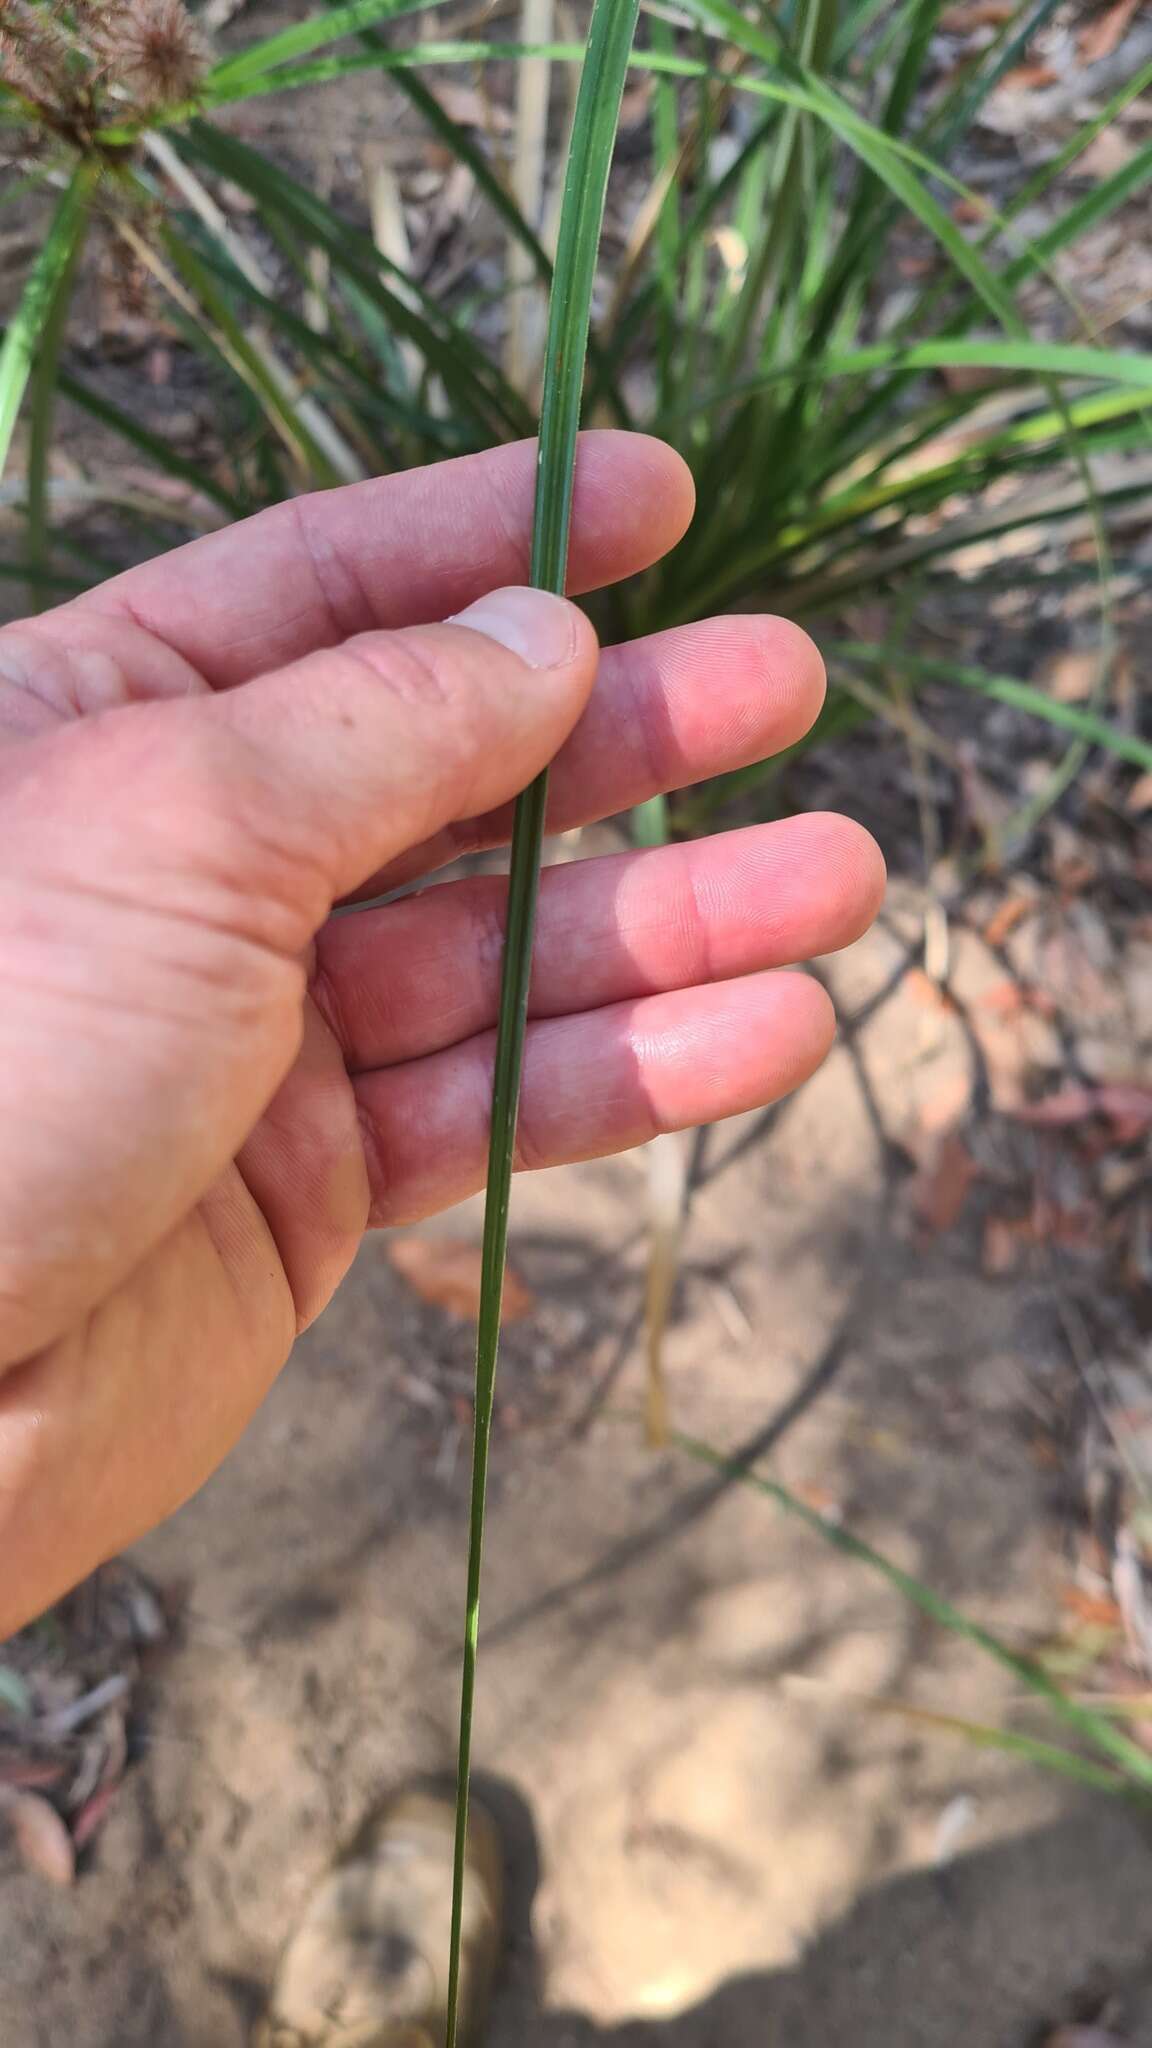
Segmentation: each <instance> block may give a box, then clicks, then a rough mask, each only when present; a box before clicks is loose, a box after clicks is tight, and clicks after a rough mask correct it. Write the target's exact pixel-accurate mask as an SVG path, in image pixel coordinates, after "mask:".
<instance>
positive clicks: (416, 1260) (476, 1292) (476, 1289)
mask: <svg viewBox="0 0 1152 2048" xmlns="http://www.w3.org/2000/svg"><path fill="white" fill-rule="evenodd" d="M388 1256H389V1258H390V1259H391V1261H392V1264H393V1266H394V1267H395V1269H396V1271H397V1272H398V1273H399V1274H400V1276H401V1278H402V1279H404V1280H406V1281H407V1282H408V1285H409V1287H410V1288H411V1289H412V1291H413V1293H414V1294H418V1295H419V1296H420V1299H421V1301H429V1302H431V1303H432V1306H433V1307H434V1308H442V1309H447V1311H448V1313H449V1315H454V1316H463V1317H465V1318H466V1319H468V1320H470V1321H474V1320H475V1318H476V1316H477V1315H478V1314H479V1312H480V1279H481V1273H482V1269H483V1261H482V1256H481V1251H480V1246H479V1245H478V1244H472V1243H470V1242H469V1241H468V1240H467V1239H464V1238H459V1237H397V1238H394V1239H393V1241H392V1243H391V1244H390V1245H389V1247H388ZM534 1306H535V1301H534V1298H533V1296H532V1294H531V1292H530V1290H529V1289H528V1288H527V1287H526V1286H525V1284H524V1282H523V1280H521V1278H520V1276H519V1274H518V1273H517V1272H516V1271H515V1269H514V1268H513V1267H512V1266H509V1268H508V1271H507V1273H506V1275H505V1278H504V1301H503V1305H502V1307H501V1311H500V1320H501V1322H504V1323H517V1322H521V1321H522V1320H523V1318H524V1317H525V1316H526V1315H530V1314H531V1312H532V1309H533V1308H534Z"/></svg>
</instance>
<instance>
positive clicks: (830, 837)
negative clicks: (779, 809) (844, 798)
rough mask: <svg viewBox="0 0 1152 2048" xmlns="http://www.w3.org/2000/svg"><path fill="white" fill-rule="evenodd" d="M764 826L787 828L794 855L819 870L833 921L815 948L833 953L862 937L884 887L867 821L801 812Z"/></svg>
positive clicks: (879, 857)
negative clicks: (777, 823)
mask: <svg viewBox="0 0 1152 2048" xmlns="http://www.w3.org/2000/svg"><path fill="white" fill-rule="evenodd" d="M767 829H768V830H775V831H778V832H785V831H786V832H787V833H788V834H789V835H790V837H791V838H792V839H793V840H795V841H797V842H798V845H797V848H796V851H797V856H798V858H801V857H802V858H803V860H804V861H805V864H806V866H807V867H808V868H809V870H810V871H816V870H817V869H818V870H819V872H820V875H821V877H822V880H823V882H824V884H825V886H824V889H823V891H822V893H823V896H824V899H825V900H826V902H827V904H828V906H829V910H830V913H831V920H832V921H831V925H830V928H829V930H828V932H827V934H826V936H825V937H824V938H823V940H822V941H821V943H820V947H819V950H820V951H821V952H822V953H834V952H837V951H838V950H839V948H840V947H841V946H850V945H852V944H853V943H854V942H855V940H857V939H859V938H862V937H863V935H864V933H865V932H866V931H867V930H868V928H869V926H870V925H871V924H872V923H873V922H874V920H875V918H876V916H877V913H878V912H879V910H880V907H881V905H882V904H883V901H884V895H885V891H886V890H887V887H888V868H887V864H886V862H885V859H884V855H883V854H882V853H881V851H880V848H879V846H878V845H877V844H876V841H875V839H874V838H873V837H872V834H871V832H869V831H868V830H867V828H866V826H864V825H861V824H858V823H857V821H856V819H855V818H846V817H845V816H844V815H843V813H842V812H840V811H804V812H801V813H800V814H799V815H798V816H797V817H795V818H790V819H788V820H787V821H785V823H783V824H781V825H780V826H776V827H769V828H767Z"/></svg>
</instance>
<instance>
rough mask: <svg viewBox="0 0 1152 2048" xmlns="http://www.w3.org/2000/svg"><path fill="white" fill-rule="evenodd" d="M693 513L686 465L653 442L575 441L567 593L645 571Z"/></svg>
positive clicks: (599, 433) (597, 436) (603, 437)
mask: <svg viewBox="0 0 1152 2048" xmlns="http://www.w3.org/2000/svg"><path fill="white" fill-rule="evenodd" d="M695 509H696V485H695V482H694V480H693V477H692V472H691V470H690V469H689V467H688V464H687V463H686V462H685V461H684V458H683V457H682V456H681V455H678V454H677V452H676V450H675V449H674V448H670V447H669V446H668V444H667V442H666V441H661V440H658V439H657V437H656V436H655V435H654V434H633V433H628V432H626V431H624V430H623V429H622V428H619V427H596V428H592V429H590V430H588V431H587V432H585V433H583V434H581V436H580V439H579V442H578V444H577V453H576V481H575V493H574V504H573V519H572V528H573V561H572V586H571V587H572V588H573V589H577V590H579V589H587V588H589V587H590V580H593V581H595V580H598V581H604V580H605V566H606V565H607V564H608V563H610V565H611V566H610V567H608V569H607V577H608V580H610V581H612V582H618V581H619V580H620V579H621V578H623V577H625V576H630V575H635V574H636V573H637V572H638V571H640V570H642V569H647V568H650V567H651V565H652V564H653V563H654V562H658V561H659V560H660V558H661V556H663V555H666V554H667V553H668V551H669V549H670V548H674V547H675V546H676V543H677V541H680V540H682V539H683V538H684V535H685V534H686V532H687V531H688V528H689V526H690V525H691V523H692V516H693V513H694V512H695Z"/></svg>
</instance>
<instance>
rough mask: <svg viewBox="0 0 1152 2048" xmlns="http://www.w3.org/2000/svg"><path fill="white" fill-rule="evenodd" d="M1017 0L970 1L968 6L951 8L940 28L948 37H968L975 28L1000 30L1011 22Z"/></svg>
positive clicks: (942, 16)
mask: <svg viewBox="0 0 1152 2048" xmlns="http://www.w3.org/2000/svg"><path fill="white" fill-rule="evenodd" d="M1016 4H1017V0H969V4H968V5H967V6H961V7H949V8H948V9H947V11H946V12H945V13H944V14H942V15H941V16H940V23H939V26H940V27H941V28H942V29H943V31H944V34H945V35H948V36H966V35H968V34H969V33H970V32H971V30H972V29H974V28H999V27H1000V26H1001V24H1002V23H1003V22H1006V21H1011V19H1012V16H1013V15H1014V14H1015V12H1016Z"/></svg>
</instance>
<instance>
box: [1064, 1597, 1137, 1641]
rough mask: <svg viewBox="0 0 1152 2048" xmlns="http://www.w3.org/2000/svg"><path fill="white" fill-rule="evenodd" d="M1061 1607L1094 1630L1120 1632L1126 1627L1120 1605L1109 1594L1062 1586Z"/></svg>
mask: <svg viewBox="0 0 1152 2048" xmlns="http://www.w3.org/2000/svg"><path fill="white" fill-rule="evenodd" d="M1060 1605H1061V1607H1066V1608H1067V1610H1068V1612H1069V1614H1072V1615H1074V1616H1075V1618H1076V1620H1077V1621H1083V1622H1087V1623H1089V1625H1090V1626H1091V1627H1093V1628H1109V1629H1114V1630H1116V1631H1117V1632H1119V1630H1120V1629H1121V1628H1122V1627H1123V1625H1124V1617H1123V1615H1122V1614H1121V1612H1120V1607H1119V1603H1118V1602H1117V1601H1116V1600H1113V1599H1111V1598H1110V1597H1109V1595H1108V1594H1107V1593H1089V1592H1088V1590H1087V1588H1086V1587H1084V1586H1062V1587H1061V1589H1060Z"/></svg>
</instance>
